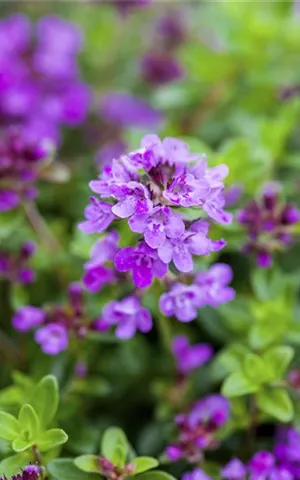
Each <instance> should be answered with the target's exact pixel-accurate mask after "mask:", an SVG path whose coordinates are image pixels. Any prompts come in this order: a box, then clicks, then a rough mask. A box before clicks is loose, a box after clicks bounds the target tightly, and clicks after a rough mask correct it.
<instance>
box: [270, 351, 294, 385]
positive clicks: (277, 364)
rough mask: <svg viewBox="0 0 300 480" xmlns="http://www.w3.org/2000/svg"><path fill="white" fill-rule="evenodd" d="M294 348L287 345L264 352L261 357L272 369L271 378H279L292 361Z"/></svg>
mask: <svg viewBox="0 0 300 480" xmlns="http://www.w3.org/2000/svg"><path fill="white" fill-rule="evenodd" d="M293 356H294V349H293V348H292V347H289V346H281V347H274V348H271V349H270V350H268V351H267V352H265V353H264V355H263V359H264V361H265V362H266V364H268V365H269V366H270V368H271V369H272V371H273V378H274V380H275V379H281V378H282V377H283V375H284V373H285V371H286V369H287V367H288V366H289V364H290V362H291V361H292V359H293Z"/></svg>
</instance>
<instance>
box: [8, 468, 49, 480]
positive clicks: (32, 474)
mask: <svg viewBox="0 0 300 480" xmlns="http://www.w3.org/2000/svg"><path fill="white" fill-rule="evenodd" d="M40 475H41V469H40V467H39V466H37V465H27V467H25V468H24V469H23V470H22V472H21V473H18V474H17V475H13V476H12V477H11V478H10V480H38V479H39V478H40ZM0 480H8V478H7V477H6V476H5V475H4V476H1V477H0Z"/></svg>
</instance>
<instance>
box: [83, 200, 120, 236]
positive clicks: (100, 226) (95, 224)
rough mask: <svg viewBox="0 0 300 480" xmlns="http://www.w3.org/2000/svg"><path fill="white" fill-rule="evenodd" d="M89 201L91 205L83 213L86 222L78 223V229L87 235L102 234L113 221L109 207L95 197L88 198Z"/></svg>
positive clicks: (113, 217)
mask: <svg viewBox="0 0 300 480" xmlns="http://www.w3.org/2000/svg"><path fill="white" fill-rule="evenodd" d="M90 200H91V204H90V205H88V206H87V207H86V209H85V212H84V215H85V218H86V221H85V222H81V223H79V224H78V228H80V230H82V231H83V232H84V233H87V234H90V233H101V232H104V230H106V228H107V227H108V226H109V225H110V224H111V223H112V222H113V220H114V219H115V216H114V214H113V213H112V209H111V205H110V204H109V203H106V202H101V201H100V200H98V199H97V198H95V197H90Z"/></svg>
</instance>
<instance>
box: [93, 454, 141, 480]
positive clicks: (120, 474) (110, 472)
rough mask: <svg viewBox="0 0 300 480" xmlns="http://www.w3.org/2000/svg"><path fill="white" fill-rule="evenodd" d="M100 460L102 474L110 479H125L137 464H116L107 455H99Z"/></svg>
mask: <svg viewBox="0 0 300 480" xmlns="http://www.w3.org/2000/svg"><path fill="white" fill-rule="evenodd" d="M98 461H99V467H100V472H101V475H102V476H103V477H104V478H107V479H109V480H123V479H125V478H128V477H129V476H130V475H131V474H132V473H133V472H134V469H135V466H134V465H132V464H130V463H128V464H127V465H125V466H124V467H120V466H117V465H114V464H113V463H112V462H110V461H109V460H108V459H107V458H105V457H99V459H98Z"/></svg>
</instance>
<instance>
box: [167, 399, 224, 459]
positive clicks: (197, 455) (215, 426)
mask: <svg viewBox="0 0 300 480" xmlns="http://www.w3.org/2000/svg"><path fill="white" fill-rule="evenodd" d="M228 416H229V402H228V400H227V399H226V398H224V397H222V396H221V395H209V396H207V397H205V398H203V399H202V400H199V401H198V402H196V403H195V404H194V405H193V407H192V409H191V410H190V412H189V413H188V414H180V415H178V416H177V417H176V419H175V422H176V425H177V429H178V440H177V442H176V443H174V444H172V445H169V446H168V447H167V449H166V455H167V457H168V458H169V459H170V460H171V461H173V462H176V461H177V460H180V459H181V458H184V459H186V460H188V461H189V462H191V463H198V462H199V461H201V460H202V458H203V451H204V450H208V449H213V448H216V447H217V445H218V442H217V439H216V435H215V434H216V432H217V431H218V430H219V429H220V428H221V427H222V426H223V425H224V424H225V423H226V421H227V419H228Z"/></svg>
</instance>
